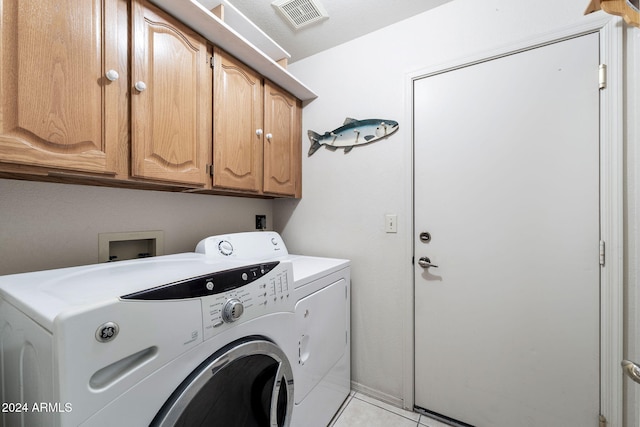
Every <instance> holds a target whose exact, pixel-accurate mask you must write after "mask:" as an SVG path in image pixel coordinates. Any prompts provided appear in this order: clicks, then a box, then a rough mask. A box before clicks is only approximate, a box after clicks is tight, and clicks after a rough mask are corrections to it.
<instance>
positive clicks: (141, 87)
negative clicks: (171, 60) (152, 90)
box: [133, 81, 147, 92]
mask: <svg viewBox="0 0 640 427" xmlns="http://www.w3.org/2000/svg"><path fill="white" fill-rule="evenodd" d="M133 87H135V88H136V90H137V91H138V92H144V91H145V90H146V89H147V85H146V84H145V82H143V81H139V82H136V84H135V85H133Z"/></svg>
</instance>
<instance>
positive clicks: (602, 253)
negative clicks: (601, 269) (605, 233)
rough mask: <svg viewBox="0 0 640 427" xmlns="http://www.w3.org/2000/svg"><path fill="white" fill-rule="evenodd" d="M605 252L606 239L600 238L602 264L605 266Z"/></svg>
mask: <svg viewBox="0 0 640 427" xmlns="http://www.w3.org/2000/svg"><path fill="white" fill-rule="evenodd" d="M604 259H605V252H604V240H600V265H601V266H604Z"/></svg>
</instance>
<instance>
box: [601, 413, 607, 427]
mask: <svg viewBox="0 0 640 427" xmlns="http://www.w3.org/2000/svg"><path fill="white" fill-rule="evenodd" d="M600 427H607V419H606V418H605V416H604V415H602V414H600Z"/></svg>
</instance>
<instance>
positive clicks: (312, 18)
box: [271, 0, 329, 30]
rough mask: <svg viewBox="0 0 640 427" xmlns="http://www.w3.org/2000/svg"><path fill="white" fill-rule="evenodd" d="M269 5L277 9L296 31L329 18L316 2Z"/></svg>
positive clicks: (281, 1) (283, 1)
mask: <svg viewBox="0 0 640 427" xmlns="http://www.w3.org/2000/svg"><path fill="white" fill-rule="evenodd" d="M271 5H272V6H273V7H275V8H276V9H278V10H279V11H280V13H281V14H282V16H284V17H285V18H286V19H287V21H288V22H289V24H291V26H293V28H294V29H296V30H297V29H299V28H302V27H305V26H307V25H309V24H312V23H314V22H318V21H320V20H323V19H325V18H328V17H329V15H328V14H327V12H326V10H324V7H322V5H321V4H320V3H318V2H317V0H278V1H274V2H273V3H271Z"/></svg>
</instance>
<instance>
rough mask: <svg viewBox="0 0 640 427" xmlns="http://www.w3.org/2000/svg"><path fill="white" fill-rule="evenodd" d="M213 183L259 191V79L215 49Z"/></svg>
mask: <svg viewBox="0 0 640 427" xmlns="http://www.w3.org/2000/svg"><path fill="white" fill-rule="evenodd" d="M214 57H215V71H214V74H215V78H214V86H213V92H214V109H213V186H214V187H226V188H233V189H240V190H248V191H255V192H259V191H261V190H262V139H263V136H262V103H263V100H262V78H261V76H260V75H259V74H257V73H255V72H254V71H253V70H251V69H249V68H247V67H246V66H245V65H244V64H242V63H241V62H239V61H237V60H236V59H235V58H232V57H231V56H229V55H228V54H226V53H225V52H223V51H220V50H219V49H215V55H214Z"/></svg>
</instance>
